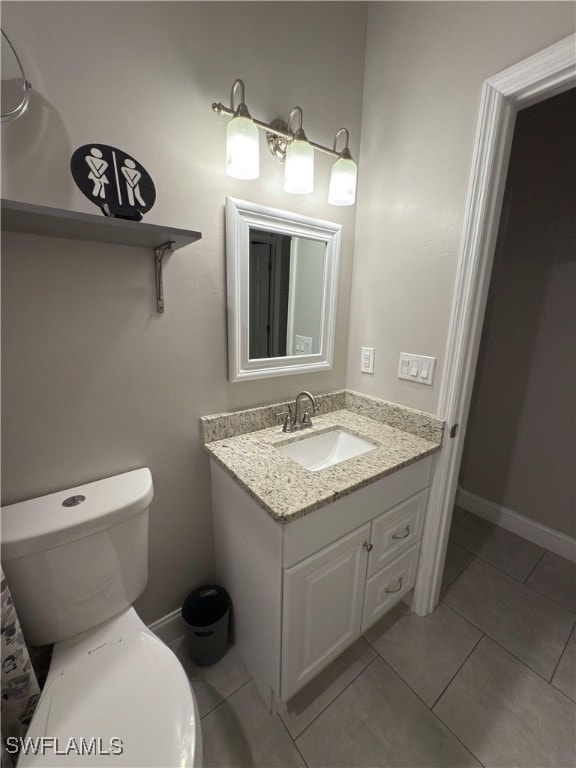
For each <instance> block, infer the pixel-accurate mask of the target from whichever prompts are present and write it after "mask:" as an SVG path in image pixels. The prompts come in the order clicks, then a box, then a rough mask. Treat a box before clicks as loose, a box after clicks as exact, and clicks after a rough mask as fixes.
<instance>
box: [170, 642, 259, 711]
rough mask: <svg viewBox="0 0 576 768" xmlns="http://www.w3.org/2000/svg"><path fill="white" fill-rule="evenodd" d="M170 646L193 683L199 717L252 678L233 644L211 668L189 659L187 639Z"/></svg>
mask: <svg viewBox="0 0 576 768" xmlns="http://www.w3.org/2000/svg"><path fill="white" fill-rule="evenodd" d="M170 648H172V650H173V651H174V653H175V654H176V656H178V659H179V660H180V663H181V664H182V666H183V667H184V669H185V670H186V674H187V675H188V679H189V680H190V682H191V683H192V688H193V690H194V696H195V697H196V701H197V702H198V709H199V710H200V717H202V716H203V715H205V714H206V713H207V712H210V710H211V709H214V707H215V706H217V705H218V704H219V703H220V702H221V701H223V700H224V699H225V698H227V697H228V696H230V694H231V693H234V691H237V690H238V688H240V687H241V686H242V685H244V683H246V682H247V681H248V680H249V679H250V674H249V672H248V670H247V669H246V667H245V665H244V662H243V661H242V659H241V657H240V654H239V653H238V651H237V650H236V648H235V647H234V646H232V647H230V648H229V649H228V651H227V652H226V655H225V656H224V657H223V658H222V659H220V661H217V662H216V664H211V665H210V666H209V667H199V666H197V665H196V664H194V662H193V661H191V660H190V658H189V656H188V653H187V651H186V643H185V640H184V638H180V639H179V640H176V641H175V642H173V643H171V644H170Z"/></svg>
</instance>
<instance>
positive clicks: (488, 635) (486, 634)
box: [444, 603, 574, 698]
mask: <svg viewBox="0 0 576 768" xmlns="http://www.w3.org/2000/svg"><path fill="white" fill-rule="evenodd" d="M444 605H446V607H447V608H450V610H452V611H454V613H456V614H457V615H458V616H460V618H461V619H464V620H465V621H467V622H468V623H469V624H472V626H473V627H476V629H477V630H478V631H479V632H482V633H483V634H484V635H485V636H486V637H487V638H488V639H489V640H491V641H492V642H493V643H495V644H496V645H497V646H498V647H499V648H502V650H503V651H506V653H509V654H510V656H512V658H513V659H516V661H517V662H519V663H520V664H522V666H523V667H526V669H529V670H530V672H534V674H535V675H538V677H539V678H540V679H541V680H544V682H545V683H548V685H550V680H546V678H545V677H544V676H543V675H541V674H540V672H537V671H536V670H535V669H532V667H531V666H529V665H528V664H527V663H526V662H525V661H523V660H522V659H519V658H518V656H516V654H515V653H514V652H513V651H511V650H510V649H509V648H506V647H505V646H504V645H502V643H500V642H499V641H498V640H496V639H495V638H494V637H492V635H490V634H488V632H485V631H484V630H483V629H482V628H481V627H479V626H478V625H477V624H474V622H473V621H471V620H470V619H469V618H467V617H466V616H463V615H462V614H461V613H459V612H458V611H457V610H456V608H453V607H452V606H451V605H448V603H444ZM573 628H574V626H573V627H572V629H573ZM571 634H572V630H570V635H571ZM570 635H569V636H568V639H570ZM553 687H554V688H555V687H556V686H553ZM557 690H559V689H557ZM568 698H570V697H568Z"/></svg>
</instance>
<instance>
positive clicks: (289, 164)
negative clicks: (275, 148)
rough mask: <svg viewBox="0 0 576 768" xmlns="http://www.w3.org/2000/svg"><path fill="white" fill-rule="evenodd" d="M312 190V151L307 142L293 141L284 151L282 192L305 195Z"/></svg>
mask: <svg viewBox="0 0 576 768" xmlns="http://www.w3.org/2000/svg"><path fill="white" fill-rule="evenodd" d="M313 189H314V150H313V149H312V147H311V146H310V144H309V143H308V142H307V141H303V140H300V139H295V140H294V141H291V142H290V144H288V148H287V149H286V169H285V171H284V191H285V192H291V193H292V194H293V195H307V194H308V193H309V192H312V190H313Z"/></svg>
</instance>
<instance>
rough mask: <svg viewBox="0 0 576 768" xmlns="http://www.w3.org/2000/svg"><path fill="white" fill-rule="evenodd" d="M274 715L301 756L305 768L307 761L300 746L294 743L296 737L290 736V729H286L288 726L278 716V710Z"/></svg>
mask: <svg viewBox="0 0 576 768" xmlns="http://www.w3.org/2000/svg"><path fill="white" fill-rule="evenodd" d="M276 717H277V718H278V719H279V720H280V722H281V723H282V726H283V727H284V729H285V731H286V733H287V734H288V736H289V738H290V739H291V741H292V744H294V747H295V748H296V751H297V752H298V754H299V755H300V757H301V758H302V762H303V763H304V765H305V766H306V768H308V763H307V762H306V760H305V759H304V755H303V754H302V752H300V747H299V746H298V744H296V739H295V738H294V736H292V734H291V733H290V731H289V730H288V726H287V725H286V723H285V722H284V720H282V718H281V717H280V712H276Z"/></svg>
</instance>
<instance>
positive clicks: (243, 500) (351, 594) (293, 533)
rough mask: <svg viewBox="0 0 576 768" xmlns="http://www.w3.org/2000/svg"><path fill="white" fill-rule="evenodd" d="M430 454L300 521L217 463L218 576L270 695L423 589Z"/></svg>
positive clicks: (298, 683) (301, 678)
mask: <svg viewBox="0 0 576 768" xmlns="http://www.w3.org/2000/svg"><path fill="white" fill-rule="evenodd" d="M430 468H431V458H426V459H422V460H420V461H418V462H415V463H414V464H411V465H409V466H408V467H405V468H403V469H400V470H398V471H397V472H394V473H393V474H391V475H389V476H387V477H384V478H382V479H381V480H378V481H376V482H374V483H371V484H369V485H367V486H365V487H363V488H361V489H359V490H357V491H355V492H353V493H350V494H348V495H346V496H344V497H342V498H340V499H338V500H337V501H334V502H332V503H330V504H326V505H324V506H321V507H320V508H319V509H317V510H314V511H313V512H310V513H308V514H306V515H303V516H301V517H297V519H295V520H293V521H291V522H278V521H276V520H274V519H273V518H272V516H271V515H269V514H268V513H267V512H266V511H265V510H263V509H262V508H261V507H260V506H259V505H258V504H257V502H256V501H255V500H254V499H253V498H252V497H251V496H249V495H248V493H247V492H246V491H245V490H243V489H242V487H241V486H240V484H239V483H237V482H236V481H235V480H234V479H232V477H231V476H230V475H229V474H228V473H227V472H226V471H225V470H224V469H222V468H221V467H220V466H219V465H218V464H217V463H216V462H215V461H214V460H211V472H212V503H213V513H214V534H215V547H216V563H217V578H218V580H219V582H220V583H221V584H222V585H223V586H224V587H226V589H227V590H228V591H229V592H230V595H231V598H232V604H233V616H234V619H233V621H234V630H235V642H236V646H237V648H238V650H239V652H240V654H241V656H242V657H243V659H244V661H245V663H246V665H247V667H248V669H249V671H250V673H251V674H252V676H253V678H254V680H255V682H256V684H257V685H258V688H259V690H260V692H261V693H262V695H263V696H264V698H265V700H266V701H267V702H268V704H269V705H270V706H274V703H275V701H276V700H282V701H286V700H288V699H289V698H290V697H291V696H293V695H294V694H295V693H296V692H297V691H298V690H299V689H300V688H302V687H303V686H304V685H305V684H306V683H307V682H309V681H310V680H311V679H312V678H313V677H315V676H316V675H317V674H318V673H319V672H320V671H321V670H322V669H324V667H326V666H327V665H328V664H329V663H330V662H331V661H332V660H333V659H335V658H336V657H337V656H338V655H339V654H340V653H341V652H342V651H344V650H345V649H346V648H347V647H348V646H349V645H351V643H353V642H354V640H356V639H357V638H358V637H359V636H360V635H361V634H362V633H363V632H364V631H365V630H366V629H368V627H370V626H371V625H372V624H374V623H375V622H376V621H378V619H380V618H381V616H383V615H384V614H385V613H386V612H387V611H388V610H390V608H391V607H392V606H393V605H394V604H395V603H396V602H398V600H400V599H401V598H402V597H403V596H404V595H406V593H407V592H409V591H410V590H411V589H412V587H413V586H414V582H415V579H416V572H417V568H418V557H419V552H420V539H421V536H422V530H423V525H424V515H425V508H426V498H427V486H428V482H429V475H430Z"/></svg>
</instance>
